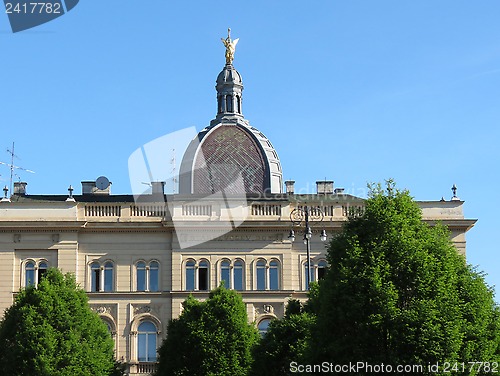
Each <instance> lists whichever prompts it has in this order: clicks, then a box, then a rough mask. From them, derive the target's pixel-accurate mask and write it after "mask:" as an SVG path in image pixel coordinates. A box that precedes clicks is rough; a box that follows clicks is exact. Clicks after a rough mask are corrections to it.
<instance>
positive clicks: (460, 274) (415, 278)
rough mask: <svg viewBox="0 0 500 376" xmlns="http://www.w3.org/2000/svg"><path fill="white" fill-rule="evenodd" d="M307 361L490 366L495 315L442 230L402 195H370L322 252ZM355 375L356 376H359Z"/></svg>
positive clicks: (488, 293) (478, 279)
mask: <svg viewBox="0 0 500 376" xmlns="http://www.w3.org/2000/svg"><path fill="white" fill-rule="evenodd" d="M328 261H329V264H330V269H329V271H328V273H327V275H326V276H325V280H324V281H323V283H322V284H321V286H320V293H319V301H320V306H319V314H318V318H317V325H316V326H315V328H314V331H313V332H314V341H311V348H310V354H309V356H310V358H311V359H312V360H314V361H324V360H328V361H334V362H335V363H337V364H347V363H349V362H358V361H360V362H368V363H371V364H381V363H385V364H423V365H428V364H429V363H436V362H441V364H442V363H443V362H444V361H449V362H469V361H483V362H487V361H490V362H491V361H498V359H499V358H498V354H499V342H500V341H499V333H500V331H499V329H500V328H499V309H498V307H497V305H496V304H495V302H494V299H493V291H492V290H491V289H490V288H488V286H487V285H486V284H485V281H484V279H483V276H482V275H481V273H479V272H477V271H476V270H475V269H473V268H472V267H470V266H468V265H467V264H466V262H465V258H464V257H463V256H461V255H459V254H458V253H457V249H456V248H455V247H454V246H453V244H452V243H451V241H450V237H449V232H448V230H447V229H446V228H445V227H444V226H441V225H439V224H437V225H435V226H429V225H427V224H426V223H424V222H422V215H421V210H420V209H419V207H418V205H417V204H416V203H415V202H414V201H413V199H412V198H411V197H410V195H409V193H408V192H407V191H399V190H397V189H396V188H395V186H394V184H393V183H392V182H391V181H389V182H387V188H386V190H382V188H381V187H380V185H378V186H375V187H372V191H371V194H370V197H369V198H368V200H367V201H366V209H365V213H364V215H363V216H361V217H356V218H350V219H349V221H348V222H347V223H346V225H345V226H344V229H343V231H342V233H340V234H339V235H338V236H336V237H335V238H334V239H332V241H331V243H330V245H329V250H328ZM360 374H362V373H360Z"/></svg>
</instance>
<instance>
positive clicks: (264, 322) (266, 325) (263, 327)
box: [257, 319, 271, 337]
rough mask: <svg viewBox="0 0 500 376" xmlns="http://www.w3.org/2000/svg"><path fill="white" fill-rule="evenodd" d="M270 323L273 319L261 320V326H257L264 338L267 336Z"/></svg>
mask: <svg viewBox="0 0 500 376" xmlns="http://www.w3.org/2000/svg"><path fill="white" fill-rule="evenodd" d="M270 323H271V319H263V320H260V322H259V325H257V329H258V330H259V334H260V336H261V337H264V336H265V335H266V333H267V329H268V328H269V324H270Z"/></svg>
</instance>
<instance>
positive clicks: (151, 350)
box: [148, 334, 156, 362]
mask: <svg viewBox="0 0 500 376" xmlns="http://www.w3.org/2000/svg"><path fill="white" fill-rule="evenodd" d="M148 362H156V335H154V334H148Z"/></svg>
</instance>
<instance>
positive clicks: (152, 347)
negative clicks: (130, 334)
mask: <svg viewBox="0 0 500 376" xmlns="http://www.w3.org/2000/svg"><path fill="white" fill-rule="evenodd" d="M157 337H158V334H157V328H156V326H155V324H153V323H152V322H151V321H143V322H142V323H141V324H140V325H139V327H138V328H137V359H138V360H139V362H156V345H157Z"/></svg>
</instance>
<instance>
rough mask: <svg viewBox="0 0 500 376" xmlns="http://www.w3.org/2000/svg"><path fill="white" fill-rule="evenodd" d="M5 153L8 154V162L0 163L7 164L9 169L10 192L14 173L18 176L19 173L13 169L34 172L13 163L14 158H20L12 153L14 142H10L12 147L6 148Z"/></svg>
mask: <svg viewBox="0 0 500 376" xmlns="http://www.w3.org/2000/svg"><path fill="white" fill-rule="evenodd" d="M7 153H9V154H10V163H5V162H0V164H3V165H5V166H8V167H9V169H10V183H9V184H10V192H11V194H12V189H13V186H12V184H13V179H14V175H16V176H17V177H19V175H17V174H14V170H23V171H26V172H31V173H32V174H34V173H35V171H32V170H28V169H26V168H23V167H20V166H16V165H14V158H17V159H19V160H20V159H21V158H19V157H18V156H17V155H16V154H15V153H14V142H12V149H7ZM19 179H20V178H19Z"/></svg>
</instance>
